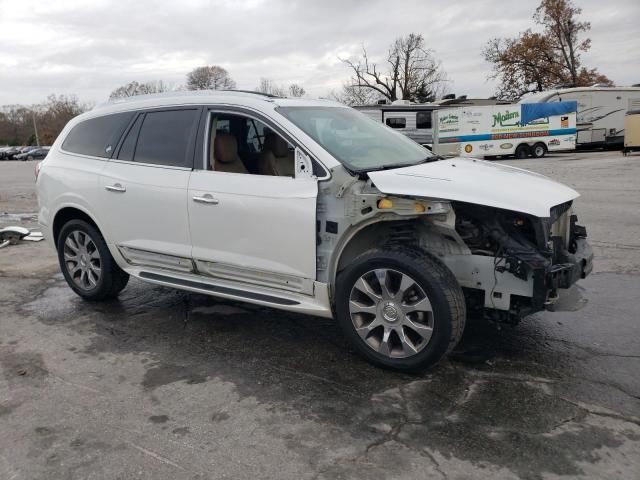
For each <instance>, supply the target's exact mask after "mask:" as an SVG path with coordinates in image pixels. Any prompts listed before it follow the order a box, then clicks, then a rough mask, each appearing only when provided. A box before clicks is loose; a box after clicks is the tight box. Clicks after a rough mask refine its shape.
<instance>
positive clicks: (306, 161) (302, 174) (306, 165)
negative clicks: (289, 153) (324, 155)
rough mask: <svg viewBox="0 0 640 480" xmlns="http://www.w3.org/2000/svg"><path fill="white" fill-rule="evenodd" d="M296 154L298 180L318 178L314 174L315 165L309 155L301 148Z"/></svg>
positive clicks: (297, 148)
mask: <svg viewBox="0 0 640 480" xmlns="http://www.w3.org/2000/svg"><path fill="white" fill-rule="evenodd" d="M295 152H296V153H295V163H296V165H295V166H296V178H316V176H315V175H314V174H313V163H312V162H311V158H309V155H307V154H306V153H304V152H303V151H302V150H301V149H300V148H299V147H296V150H295Z"/></svg>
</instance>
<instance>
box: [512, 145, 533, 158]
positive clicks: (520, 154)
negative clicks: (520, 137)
mask: <svg viewBox="0 0 640 480" xmlns="http://www.w3.org/2000/svg"><path fill="white" fill-rule="evenodd" d="M513 156H514V157H516V158H517V159H520V160H522V159H525V158H527V157H528V156H529V146H528V145H524V144H523V145H518V147H517V148H516V152H515V153H514V154H513Z"/></svg>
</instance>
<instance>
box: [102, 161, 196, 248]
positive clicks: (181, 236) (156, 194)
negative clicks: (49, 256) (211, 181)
mask: <svg viewBox="0 0 640 480" xmlns="http://www.w3.org/2000/svg"><path fill="white" fill-rule="evenodd" d="M190 174H191V171H190V170H187V169H178V168H166V167H160V166H149V165H142V164H135V163H129V162H118V161H113V160H112V161H110V162H108V163H107V165H106V166H105V168H104V170H103V171H102V174H101V175H100V178H99V181H98V185H97V192H99V195H100V201H99V202H97V203H96V204H95V205H94V206H93V210H94V212H95V214H96V216H97V217H98V218H101V219H104V220H105V221H106V223H107V225H108V230H107V235H106V238H107V239H108V242H109V243H110V244H113V245H118V246H125V247H131V248H136V249H140V250H147V251H151V252H159V253H163V254H168V255H176V256H180V257H190V256H191V239H190V237H189V218H188V215H187V187H188V184H189V175H190ZM114 184H120V185H122V186H123V187H124V188H126V191H125V192H113V191H108V190H106V189H105V187H107V186H109V185H114Z"/></svg>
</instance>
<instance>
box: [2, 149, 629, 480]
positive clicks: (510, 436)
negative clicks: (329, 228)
mask: <svg viewBox="0 0 640 480" xmlns="http://www.w3.org/2000/svg"><path fill="white" fill-rule="evenodd" d="M505 163H509V164H512V165H517V166H520V167H523V168H529V169H532V170H535V171H538V172H540V173H543V174H545V175H548V176H550V177H551V178H554V179H556V180H558V181H561V182H564V183H567V184H569V185H571V186H572V187H574V188H576V189H577V190H578V191H580V192H581V193H582V197H581V198H579V199H578V200H577V201H576V208H577V211H578V215H579V217H580V223H582V224H585V225H586V226H587V229H588V232H589V237H590V241H591V243H592V245H593V247H594V251H595V254H596V264H595V270H594V273H593V274H592V275H591V276H590V277H589V278H588V279H586V280H584V281H583V282H582V287H583V288H584V290H585V295H586V296H587V297H588V298H589V302H588V304H587V305H586V306H585V307H584V308H583V309H582V310H579V311H575V312H562V313H549V312H545V313H540V314H535V315H533V316H531V317H529V318H527V319H526V320H525V321H524V322H522V323H521V324H520V325H518V326H517V327H502V328H498V326H496V325H494V324H491V323H487V322H484V321H482V320H480V319H472V320H471V321H470V322H469V324H468V329H467V331H466V332H465V336H464V337H463V341H462V343H461V345H460V346H459V347H458V348H457V350H456V351H455V352H454V354H453V355H452V356H451V357H450V358H449V359H448V360H446V361H444V362H442V363H441V364H439V365H438V366H437V367H436V368H435V369H433V370H432V371H430V372H428V373H425V374H423V375H421V376H411V375H406V374H399V373H395V372H390V371H384V370H380V369H377V368H375V367H372V366H370V365H369V364H367V363H366V362H365V361H363V360H361V359H360V358H359V357H358V356H356V355H355V353H354V352H352V351H351V350H350V348H349V347H348V346H347V345H346V342H345V341H344V340H343V339H342V338H341V336H340V334H339V332H338V329H337V326H336V325H334V323H333V322H332V321H330V320H326V319H318V318H312V317H304V316H302V315H296V314H290V313H285V312H280V311H275V310H270V309H266V308H262V307H255V306H251V305H246V304H241V303H234V302H228V301H220V300H217V299H214V298H211V297H206V296H202V295H196V294H191V293H185V292H178V291H173V290H169V289H164V288H160V287H155V286H151V285H148V284H143V283H141V282H139V281H135V280H132V281H131V282H130V284H129V286H128V287H127V289H126V290H125V291H124V292H123V294H122V295H121V296H120V298H119V299H118V300H117V301H112V302H109V303H101V304H94V303H87V302H83V301H82V300H80V298H79V297H77V296H75V294H73V293H72V291H71V290H70V289H69V288H67V286H66V284H65V282H64V280H63V279H62V276H61V275H60V274H59V273H58V268H57V263H56V258H55V256H54V253H53V252H52V251H51V250H49V247H48V246H47V245H46V244H45V243H43V242H41V243H36V244H34V243H30V244H26V243H25V244H20V245H16V246H11V247H7V248H5V249H2V250H0V432H1V433H0V479H7V480H9V479H11V480H19V479H29V480H32V479H93V478H99V479H105V478H106V479H131V478H153V479H172V480H173V479H183V478H184V479H205V478H215V479H218V478H233V479H256V478H273V479H334V478H341V479H342V478H344V479H352V478H353V479H360V478H362V479H365V478H366V479H368V478H378V479H382V478H394V479H395V478H398V479H413V478H420V479H422V478H448V479H487V478H494V479H513V478H524V479H556V478H560V477H562V478H607V479H637V478H640V314H639V313H638V312H639V311H640V309H639V308H638V303H636V302H637V301H638V297H639V296H640V240H639V239H640V187H639V186H638V185H639V184H640V155H632V156H629V157H623V156H622V155H621V154H620V153H619V152H591V153H579V154H574V153H571V154H562V155H554V156H552V157H548V158H545V159H540V160H533V159H530V160H523V161H517V160H509V161H506V162H505ZM33 168H34V163H33V162H0V227H3V226H7V225H10V224H19V225H24V226H31V227H35V226H36V224H35V217H34V212H35V211H36V199H35V194H34V185H33Z"/></svg>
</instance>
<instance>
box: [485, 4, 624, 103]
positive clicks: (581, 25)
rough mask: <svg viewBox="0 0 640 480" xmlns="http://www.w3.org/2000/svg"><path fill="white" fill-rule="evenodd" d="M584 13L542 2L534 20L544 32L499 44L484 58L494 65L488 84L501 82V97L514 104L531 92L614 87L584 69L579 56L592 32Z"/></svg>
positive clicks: (492, 43) (570, 6)
mask: <svg viewBox="0 0 640 480" xmlns="http://www.w3.org/2000/svg"><path fill="white" fill-rule="evenodd" d="M581 12H582V10H581V9H580V8H577V7H575V5H573V3H572V2H571V0H542V2H541V3H540V5H539V6H538V8H537V9H536V12H535V13H534V15H533V19H534V21H535V22H536V23H537V24H538V25H540V26H542V27H543V31H542V32H541V33H534V32H532V31H531V30H530V29H529V30H526V31H524V32H522V33H521V34H520V35H518V36H517V37H515V38H495V39H493V40H490V41H489V42H488V43H487V45H486V46H485V49H484V52H483V53H484V58H485V60H487V61H488V62H490V63H491V64H493V72H492V73H491V75H490V78H497V79H499V80H500V85H499V86H498V90H497V92H496V93H497V95H498V96H499V97H501V98H507V99H511V100H513V99H516V98H518V97H520V96H521V95H523V94H524V93H527V92H530V91H543V90H546V89H548V88H552V87H554V86H558V85H562V84H571V85H575V86H588V85H593V84H594V83H601V84H605V85H613V82H612V81H611V80H609V79H608V78H607V77H606V76H605V75H603V74H601V73H599V72H598V70H597V69H595V68H593V69H587V68H585V67H583V66H582V65H581V58H580V53H581V52H586V51H587V50H589V48H590V47H591V40H590V39H588V38H586V39H584V40H582V41H581V40H580V38H579V37H580V35H582V34H584V33H586V32H588V31H589V29H590V28H591V26H590V24H589V22H582V21H579V20H578V18H577V17H578V16H579V15H580V13H581Z"/></svg>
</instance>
